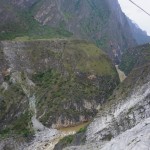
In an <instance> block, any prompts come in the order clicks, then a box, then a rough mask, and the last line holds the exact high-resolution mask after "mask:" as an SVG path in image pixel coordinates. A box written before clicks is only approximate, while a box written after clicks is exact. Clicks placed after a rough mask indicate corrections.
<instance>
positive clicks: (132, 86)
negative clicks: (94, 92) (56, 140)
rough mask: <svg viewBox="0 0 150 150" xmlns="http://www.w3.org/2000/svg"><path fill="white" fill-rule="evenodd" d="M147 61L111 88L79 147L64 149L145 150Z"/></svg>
mask: <svg viewBox="0 0 150 150" xmlns="http://www.w3.org/2000/svg"><path fill="white" fill-rule="evenodd" d="M149 127H150V64H147V65H145V66H143V67H141V68H137V69H135V70H133V71H132V73H131V74H130V75H129V76H128V77H127V78H126V80H125V81H124V82H123V83H122V84H121V85H120V86H119V87H118V88H117V89H116V90H115V91H114V93H113V95H112V96H111V98H110V99H109V102H108V103H106V104H105V105H103V107H101V109H100V111H99V113H98V115H97V117H95V119H94V120H93V121H92V123H91V124H90V125H89V126H88V128H87V131H86V141H85V144H84V145H83V146H72V147H68V148H64V149H65V150H78V149H80V150H87V149H89V150H100V149H101V150H108V149H112V150H114V149H117V150H121V149H125V150H129V149H130V150H134V149H136V150H144V149H146V150H148V149H149V146H150V143H149V137H150V134H149Z"/></svg>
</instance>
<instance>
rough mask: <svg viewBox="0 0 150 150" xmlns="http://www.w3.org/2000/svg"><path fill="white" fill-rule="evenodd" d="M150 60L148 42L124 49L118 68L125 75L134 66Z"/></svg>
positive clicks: (139, 65) (136, 66) (149, 45)
mask: <svg viewBox="0 0 150 150" xmlns="http://www.w3.org/2000/svg"><path fill="white" fill-rule="evenodd" d="M149 62H150V44H149V43H148V44H143V45H140V46H137V47H134V48H130V49H128V50H126V52H125V53H124V54H123V55H122V60H121V63H120V65H119V68H120V69H121V70H123V71H124V72H125V73H126V74H127V75H128V74H129V73H130V72H131V71H132V70H133V69H135V68H138V67H141V66H143V64H147V63H149Z"/></svg>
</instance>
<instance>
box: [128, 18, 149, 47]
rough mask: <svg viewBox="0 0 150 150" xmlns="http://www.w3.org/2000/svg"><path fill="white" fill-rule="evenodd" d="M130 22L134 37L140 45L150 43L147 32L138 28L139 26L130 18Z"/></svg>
mask: <svg viewBox="0 0 150 150" xmlns="http://www.w3.org/2000/svg"><path fill="white" fill-rule="evenodd" d="M128 22H129V25H130V28H131V31H132V34H133V37H134V38H135V40H136V42H137V43H138V45H141V44H145V43H149V42H150V36H148V35H147V33H146V32H145V31H143V30H142V29H140V27H138V25H136V24H135V23H133V22H132V21H131V20H130V19H129V18H128Z"/></svg>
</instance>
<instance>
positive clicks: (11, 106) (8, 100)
mask: <svg viewBox="0 0 150 150" xmlns="http://www.w3.org/2000/svg"><path fill="white" fill-rule="evenodd" d="M0 99H1V101H0V120H1V119H3V118H5V117H6V115H9V114H10V113H11V117H10V118H8V120H7V126H5V127H2V128H1V130H0V137H6V136H9V135H10V134H19V135H23V136H28V135H30V134H32V130H31V127H30V126H31V114H30V112H29V111H28V101H27V100H26V98H25V95H24V93H23V91H22V90H21V87H20V86H19V85H18V84H15V85H14V84H10V87H9V89H8V90H7V92H3V89H1V91H0ZM21 101H22V102H23V101H24V102H23V103H21ZM17 112H18V115H17V116H16V113H17ZM1 124H2V123H1Z"/></svg>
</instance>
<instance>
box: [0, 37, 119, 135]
mask: <svg viewBox="0 0 150 150" xmlns="http://www.w3.org/2000/svg"><path fill="white" fill-rule="evenodd" d="M0 51H1V53H2V55H1V64H0V70H1V74H0V81H1V92H0V103H1V105H0V107H1V109H0V126H1V128H0V130H1V133H2V134H3V133H4V134H5V133H9V132H10V131H12V132H13V131H14V133H15V132H17V133H21V134H22V133H23V134H28V133H31V132H32V129H33V128H34V129H36V130H43V128H44V126H42V125H41V123H43V124H44V125H45V126H47V127H53V128H60V127H67V126H71V125H76V124H78V123H81V122H85V121H89V120H91V119H92V118H93V117H94V116H95V114H96V113H97V110H98V108H99V106H100V105H101V104H102V103H104V102H105V101H106V99H107V98H108V97H109V96H110V95H111V93H112V91H113V89H114V88H115V87H116V86H117V84H118V83H119V79H118V74H117V72H116V69H115V67H114V66H113V65H112V63H111V61H110V59H109V58H108V57H107V56H106V55H105V54H104V53H103V52H102V51H101V50H100V49H98V48H97V47H96V46H94V44H91V43H89V42H86V41H78V40H70V41H69V40H46V41H41V40H39V41H24V42H23V41H22V42H15V41H3V42H1V48H0ZM38 121H40V122H38ZM18 126H19V131H18ZM32 127H33V128H32Z"/></svg>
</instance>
